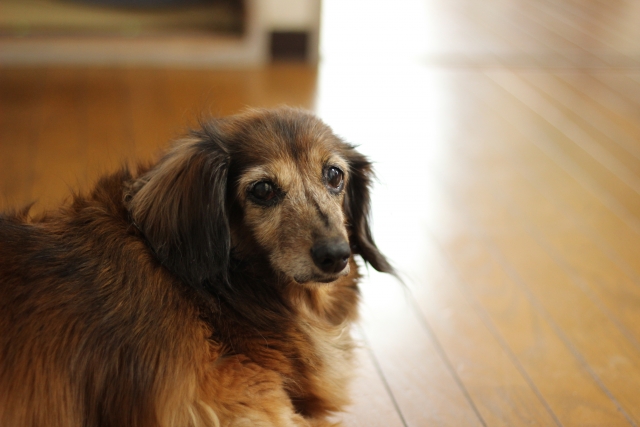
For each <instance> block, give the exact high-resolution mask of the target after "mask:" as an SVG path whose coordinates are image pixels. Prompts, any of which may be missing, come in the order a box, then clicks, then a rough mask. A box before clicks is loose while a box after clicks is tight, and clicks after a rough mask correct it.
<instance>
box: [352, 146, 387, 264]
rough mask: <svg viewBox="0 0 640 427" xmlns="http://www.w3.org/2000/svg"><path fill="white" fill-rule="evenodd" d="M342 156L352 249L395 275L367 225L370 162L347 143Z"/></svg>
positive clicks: (370, 173) (371, 262)
mask: <svg viewBox="0 0 640 427" xmlns="http://www.w3.org/2000/svg"><path fill="white" fill-rule="evenodd" d="M344 154H345V157H346V159H347V162H348V163H349V182H348V184H347V189H346V194H345V198H344V210H345V214H346V215H347V219H348V221H349V224H350V228H351V236H350V239H351V242H350V244H351V248H352V250H353V251H354V252H355V253H358V254H360V256H361V257H362V258H363V259H364V260H365V261H366V262H368V263H369V264H371V265H372V266H373V268H375V269H376V270H378V271H381V272H384V273H391V274H394V275H395V274H396V273H395V270H394V269H393V267H392V266H391V264H389V262H388V261H387V259H386V258H385V257H384V255H382V253H381V252H380V251H379V250H378V247H377V246H376V244H375V242H374V241H373V236H372V235H371V229H370V227H369V209H370V200H369V188H370V187H371V179H372V176H373V168H372V165H371V163H370V162H369V161H368V160H367V158H366V157H365V156H363V155H362V154H360V153H359V152H357V151H356V150H355V148H354V147H352V146H349V145H347V149H346V150H345V153H344Z"/></svg>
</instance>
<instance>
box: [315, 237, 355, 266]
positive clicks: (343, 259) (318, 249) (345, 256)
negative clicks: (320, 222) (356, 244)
mask: <svg viewBox="0 0 640 427" xmlns="http://www.w3.org/2000/svg"><path fill="white" fill-rule="evenodd" d="M350 256H351V248H350V247H349V243H348V242H347V241H346V240H343V239H333V240H321V241H320V242H318V243H316V244H315V245H313V247H312V248H311V258H313V262H315V264H316V265H317V266H318V267H319V268H320V270H322V271H324V272H325V273H338V272H340V271H342V270H343V269H344V268H345V267H346V265H347V262H349V257H350Z"/></svg>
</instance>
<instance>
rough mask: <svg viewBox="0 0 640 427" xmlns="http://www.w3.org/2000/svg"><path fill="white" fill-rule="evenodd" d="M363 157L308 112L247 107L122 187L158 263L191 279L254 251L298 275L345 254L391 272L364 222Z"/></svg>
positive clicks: (332, 272) (337, 267)
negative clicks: (125, 190)
mask: <svg viewBox="0 0 640 427" xmlns="http://www.w3.org/2000/svg"><path fill="white" fill-rule="evenodd" d="M371 175H372V170H371V164H370V163H369V161H368V160H367V159H366V158H365V157H364V156H362V155H361V154H360V153H358V152H357V151H356V150H355V149H354V147H352V146H351V145H348V144H346V143H344V142H343V141H341V140H340V139H339V138H338V137H336V136H335V135H334V134H333V133H332V132H331V130H330V129H329V128H328V127H327V126H326V125H325V124H323V123H322V122H321V121H319V120H318V119H317V118H315V117H314V116H312V115H310V114H308V113H305V112H301V111H299V110H294V109H277V110H251V111H249V112H247V113H244V114H242V115H238V116H233V117H229V118H225V119H218V120H213V121H210V122H208V123H206V124H204V125H203V126H202V129H200V130H198V131H195V132H192V134H191V136H190V137H189V138H187V139H185V140H183V141H181V142H179V143H178V144H177V145H176V146H174V148H173V149H172V150H171V151H170V152H169V153H168V154H167V155H166V156H165V157H164V158H163V159H162V160H161V161H160V162H159V163H158V164H157V165H156V166H155V167H153V168H152V169H151V170H149V171H148V172H147V173H145V174H144V175H143V176H141V177H140V178H139V179H138V180H136V181H135V182H134V183H133V184H132V186H131V189H130V191H129V192H128V194H127V199H128V202H127V203H128V207H129V211H130V213H131V217H132V219H133V221H134V223H135V224H136V226H137V227H138V228H139V229H140V230H141V231H142V233H143V234H144V235H145V237H146V238H147V240H148V242H149V244H150V245H151V247H152V248H153V250H154V252H155V254H156V256H157V257H158V258H159V260H160V262H161V263H162V264H163V265H165V266H166V267H167V268H169V269H170V270H171V271H173V272H174V273H175V274H177V275H178V276H180V277H181V278H183V279H185V280H187V281H189V282H190V283H192V284H201V283H202V282H204V281H213V280H215V279H216V278H224V277H226V275H227V272H228V269H229V263H230V259H231V257H234V258H239V259H255V258H256V257H263V258H265V259H266V260H268V262H269V265H270V266H271V268H272V269H273V270H274V271H275V272H277V273H279V274H282V275H284V276H286V277H288V278H290V279H293V280H295V281H296V282H298V283H308V282H332V281H334V280H336V279H338V278H339V277H341V276H344V275H346V274H348V272H349V262H348V260H349V258H350V257H351V255H352V253H357V254H360V256H361V257H362V258H363V259H364V260H365V261H366V262H368V263H370V264H371V265H372V266H373V267H374V268H375V269H376V270H379V271H383V272H392V268H391V266H390V265H389V263H388V262H387V261H386V259H385V257H384V256H383V255H382V254H381V253H380V252H379V251H378V249H377V247H376V245H375V243H374V241H373V239H372V236H371V231H370V228H369V223H368V215H369V186H370V183H371Z"/></svg>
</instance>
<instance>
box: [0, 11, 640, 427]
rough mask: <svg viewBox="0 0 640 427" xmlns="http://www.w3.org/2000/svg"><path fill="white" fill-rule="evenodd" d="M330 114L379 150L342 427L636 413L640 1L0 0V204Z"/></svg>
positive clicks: (566, 420)
mask: <svg viewBox="0 0 640 427" xmlns="http://www.w3.org/2000/svg"><path fill="white" fill-rule="evenodd" d="M282 104H287V105H292V106H299V107H303V108H307V109H311V110H313V111H315V112H316V113H317V114H318V115H319V116H320V117H321V118H322V119H324V120H325V121H326V122H327V123H328V124H329V125H330V126H332V127H333V129H334V130H335V131H336V133H338V134H339V135H341V136H342V137H343V138H345V139H346V140H347V141H349V142H351V143H354V144H357V145H359V146H360V150H361V151H362V152H364V153H365V154H367V155H368V156H369V157H370V158H371V159H372V160H373V161H374V162H375V165H376V171H377V177H378V181H377V183H376V187H375V191H374V193H373V198H374V200H373V223H374V227H373V228H374V235H375V237H376V240H377V242H378V245H379V246H380V247H381V249H382V250H383V252H385V253H386V254H387V255H388V256H389V258H390V259H391V260H392V261H393V262H394V264H395V265H396V266H397V268H398V270H399V271H400V272H401V273H402V275H403V277H404V279H405V281H406V286H402V285H400V284H399V283H397V281H395V280H394V279H393V278H389V277H386V276H384V275H382V274H378V273H376V272H375V271H373V270H372V271H370V272H369V273H368V274H367V275H366V276H365V278H364V280H363V284H362V292H363V303H362V320H361V322H360V324H359V325H358V328H357V330H356V331H355V333H356V334H357V335H358V337H359V340H360V342H361V344H362V345H361V347H360V349H359V359H360V363H359V367H358V370H357V372H356V375H357V379H356V382H355V384H354V388H353V397H354V404H353V405H352V406H351V407H350V408H349V411H348V412H347V413H346V414H339V415H337V418H338V419H342V420H344V423H345V425H347V426H362V427H365V426H367V427H371V426H387V427H397V426H405V427H407V426H412V427H424V426H452V427H460V426H532V425H538V426H587V425H589V426H637V425H640V2H636V1H634V0H512V1H506V0H485V1H478V0H400V1H396V2H389V1H376V0H369V1H364V0H322V1H321V0H244V1H242V0H193V1H187V0H182V1H180V0H85V1H82V0H75V1H71V0H68V1H62V0H0V208H2V209H5V208H8V207H11V206H22V205H25V204H27V203H30V202H33V201H36V202H37V204H36V205H35V208H34V209H36V210H43V209H47V208H50V207H52V206H54V205H55V204H57V203H59V202H60V201H61V200H63V199H64V198H65V197H66V195H68V194H69V191H70V189H86V188H88V187H89V186H90V185H91V183H92V182H94V181H95V179H96V178H97V177H98V176H99V175H100V174H102V173H105V172H108V171H111V170H113V169H115V168H117V167H118V166H119V165H121V164H123V163H127V162H134V161H136V160H147V159H151V158H153V157H154V156H156V155H157V154H158V153H159V152H160V151H161V150H162V148H163V147H165V146H166V144H167V143H168V142H169V141H170V140H171V139H172V138H175V137H177V136H179V135H180V134H181V133H182V132H184V130H185V129H187V128H188V127H189V126H193V125H195V123H197V119H198V117H201V116H207V115H227V114H233V113H236V112H238V111H241V110H242V109H244V108H246V107H249V106H250V107H272V106H277V105H282Z"/></svg>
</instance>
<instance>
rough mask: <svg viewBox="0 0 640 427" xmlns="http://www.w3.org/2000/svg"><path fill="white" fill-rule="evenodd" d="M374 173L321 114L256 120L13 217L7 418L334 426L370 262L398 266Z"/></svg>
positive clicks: (4, 341) (76, 423)
mask: <svg viewBox="0 0 640 427" xmlns="http://www.w3.org/2000/svg"><path fill="white" fill-rule="evenodd" d="M371 180H372V165H371V163H370V162H369V161H368V160H367V158H365V157H364V156H363V155H362V154H360V153H359V152H358V151H356V149H355V148H354V147H353V146H351V145H349V144H347V143H345V142H343V141H342V140H341V139H339V138H338V137H337V136H335V135H334V134H333V133H332V131H331V129H330V128H329V127H328V126H327V125H325V124H324V123H323V122H321V121H320V120H319V119H317V118H316V117H315V116H313V115H312V114H310V113H307V112H304V111H301V110H297V109H292V108H279V109H273V110H248V111H245V112H244V113H241V114H239V115H236V116H230V117H223V118H217V119H211V120H210V121H208V122H205V123H203V124H201V127H200V128H199V129H197V130H194V131H191V132H190V133H189V134H188V135H187V136H186V137H184V138H183V139H181V140H179V141H178V142H176V143H175V145H173V146H172V148H171V149H170V150H168V151H167V153H166V154H165V155H164V156H163V157H162V158H160V160H159V161H157V162H156V163H155V164H150V165H147V166H138V167H137V168H127V167H124V168H122V169H121V170H120V171H118V172H116V173H113V174H111V175H106V176H103V177H102V178H101V179H100V180H99V181H98V183H97V185H96V186H95V187H94V188H93V189H92V190H91V191H90V192H88V193H87V194H85V195H81V194H75V195H73V197H72V198H71V200H69V201H68V202H67V203H66V204H64V205H63V206H62V207H61V208H60V209H59V210H57V211H52V212H47V213H44V214H39V215H34V216H31V214H30V213H29V209H28V208H27V209H24V210H22V211H14V212H12V213H7V214H4V215H2V216H0V425H1V426H3V427H30V426H33V427H36V426H38V427H39V426H47V427H94V426H95V427H178V426H179V427H187V426H189V427H201V426H202V427H205V426H206V427H214V426H215V427H220V426H265V427H266V426H329V425H334V424H333V422H332V421H331V419H332V418H331V417H332V416H333V414H335V413H336V412H339V411H341V410H342V409H343V408H344V407H345V405H346V404H348V402H349V398H348V392H347V385H348V381H349V377H350V375H351V372H352V364H353V356H352V350H353V348H354V342H353V340H352V338H351V336H350V332H349V326H350V325H351V323H352V322H353V321H354V320H356V318H357V305H358V294H359V292H358V281H359V277H360V276H359V273H358V263H360V264H362V262H364V263H365V264H370V265H371V266H372V267H373V268H375V269H376V270H378V271H381V272H387V273H391V274H395V272H394V269H393V268H392V266H391V265H390V263H389V262H388V261H387V259H386V258H385V257H384V255H382V253H381V252H380V251H379V250H378V248H377V247H376V244H375V243H374V240H373V238H372V235H371V231H370V226H369V220H368V216H369V210H370V202H369V187H370V184H371ZM356 255H357V256H358V257H359V258H360V259H361V261H356V258H355V257H356Z"/></svg>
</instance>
